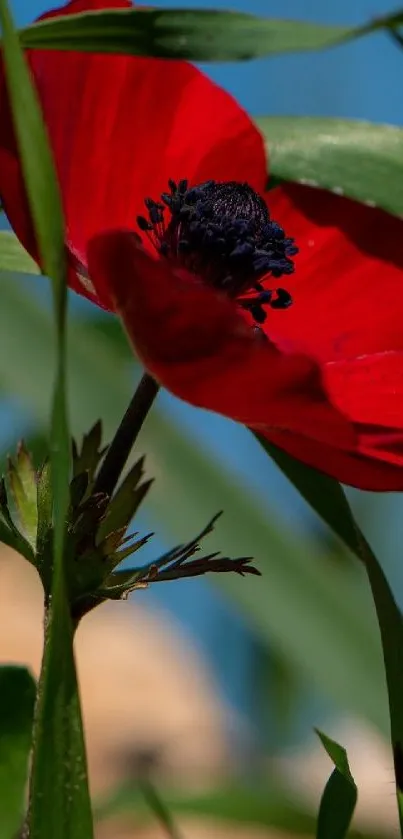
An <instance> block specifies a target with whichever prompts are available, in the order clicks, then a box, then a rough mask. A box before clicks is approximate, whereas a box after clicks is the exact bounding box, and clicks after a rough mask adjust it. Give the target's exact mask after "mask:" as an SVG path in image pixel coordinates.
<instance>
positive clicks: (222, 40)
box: [21, 9, 403, 61]
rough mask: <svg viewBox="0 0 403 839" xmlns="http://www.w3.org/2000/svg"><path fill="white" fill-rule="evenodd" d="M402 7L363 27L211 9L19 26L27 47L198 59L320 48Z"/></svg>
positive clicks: (387, 21)
mask: <svg viewBox="0 0 403 839" xmlns="http://www.w3.org/2000/svg"><path fill="white" fill-rule="evenodd" d="M402 20H403V11H402V12H396V13H394V14H391V15H387V16H385V17H384V18H378V19H377V20H374V21H373V22H370V23H369V24H365V25H364V26H361V27H354V28H352V27H348V26H326V25H324V24H315V23H307V22H305V21H293V20H280V19H270V18H259V17H254V16H253V15H249V14H242V13H241V12H228V11H214V10H210V9H199V10H192V9H180V10H179V9H165V10H163V9H154V10H148V9H136V10H127V9H126V10H117V11H116V10H115V11H106V12H89V13H85V14H80V15H69V16H68V17H64V18H62V17H60V18H51V19H48V20H44V21H43V22H40V23H37V24H35V25H34V26H30V27H28V28H26V29H24V30H22V32H21V41H22V44H23V45H24V46H25V47H40V48H45V49H46V48H47V49H74V50H85V51H89V52H125V53H129V54H131V55H154V56H159V57H161V58H188V59H193V60H195V61H217V60H218V61H234V60H243V61H245V60H248V59H251V58H257V57H258V56H262V55H274V54H277V53H283V52H301V51H305V50H319V49H325V48H327V47H331V46H335V45H336V44H340V43H342V42H343V41H347V40H350V39H352V38H357V37H359V36H361V35H365V34H367V33H369V32H373V31H376V30H377V29H384V28H386V29H390V28H392V27H395V26H398V24H399V23H401V22H402Z"/></svg>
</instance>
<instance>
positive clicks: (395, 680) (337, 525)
mask: <svg viewBox="0 0 403 839" xmlns="http://www.w3.org/2000/svg"><path fill="white" fill-rule="evenodd" d="M259 439H260V442H261V444H262V446H263V448H264V449H265V450H266V451H267V452H268V454H270V455H271V456H272V457H273V459H274V460H275V462H276V463H277V465H278V466H279V467H280V468H281V469H282V471H283V472H284V474H285V475H287V477H288V478H289V479H290V480H291V482H292V483H293V484H294V486H295V487H296V489H297V490H298V491H299V492H300V493H301V495H302V496H303V497H304V498H305V500H306V501H307V502H308V504H310V505H311V506H312V507H313V509H314V510H315V511H316V512H317V513H318V515H319V516H320V517H321V518H323V520H324V521H325V522H326V524H328V525H329V527H331V528H332V529H333V530H334V531H335V533H336V534H337V535H338V536H339V537H340V539H342V541H343V542H344V543H345V544H346V545H347V546H348V547H349V548H350V549H351V550H352V551H353V553H354V554H355V555H356V556H357V558H358V559H359V560H360V561H361V562H362V563H363V565H364V567H365V570H366V573H367V576H368V580H369V584H370V587H371V592H372V597H373V600H374V605H375V609H376V613H377V617H378V623H379V629H380V634H381V639H382V650H383V657H384V664H385V671H386V682H387V688H388V697H389V712H390V723H391V735H392V748H393V754H394V758H395V780H396V793H397V802H398V808H399V817H400V824H401V830H402V832H403V778H402V770H401V766H402V755H403V681H402V673H403V617H402V614H401V611H400V609H399V607H398V605H397V603H396V600H395V598H394V596H393V593H392V591H391V588H390V586H389V584H388V581H387V579H386V577H385V574H384V572H383V570H382V566H381V565H380V563H379V562H378V560H377V558H376V556H375V554H374V553H373V551H372V550H371V548H370V546H369V545H368V543H367V541H366V539H365V538H364V536H363V534H362V533H361V531H360V529H359V527H358V525H357V524H356V522H355V520H354V518H353V515H352V512H351V510H350V507H349V504H348V502H347V499H346V496H345V494H344V491H343V489H342V487H341V486H340V484H339V483H338V482H337V481H334V480H332V478H329V477H327V476H326V475H322V474H320V473H318V472H316V471H315V470H314V469H311V468H310V467H309V466H305V464H303V463H300V462H299V461H296V460H294V459H293V458H291V457H289V455H287V454H286V453H285V452H281V451H280V450H278V449H276V447H275V446H272V445H271V444H270V443H268V442H267V441H266V440H265V439H264V438H263V437H261V438H259Z"/></svg>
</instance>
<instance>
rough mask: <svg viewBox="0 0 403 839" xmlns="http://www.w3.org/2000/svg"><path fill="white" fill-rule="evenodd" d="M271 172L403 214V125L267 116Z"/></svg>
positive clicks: (262, 125)
mask: <svg viewBox="0 0 403 839" xmlns="http://www.w3.org/2000/svg"><path fill="white" fill-rule="evenodd" d="M257 124H258V126H259V128H260V130H261V131H262V133H263V135H264V137H265V139H266V141H267V149H268V156H269V161H270V173H271V174H272V175H274V177H275V178H282V179H284V180H289V181H299V182H300V183H307V184H310V185H313V186H319V187H324V188H326V189H330V190H332V191H334V192H336V193H337V194H340V195H346V196H347V197H348V198H355V199H356V200H358V201H362V202H364V203H369V204H370V205H371V206H372V205H374V206H377V207H381V208H382V209H383V210H387V211H388V212H390V213H394V214H395V215H398V216H403V194H402V190H401V188H400V185H401V183H402V179H403V129H402V128H397V127H396V126H392V125H375V124H374V123H369V122H358V121H354V120H345V119H331V118H323V117H261V118H260V119H258V120H257Z"/></svg>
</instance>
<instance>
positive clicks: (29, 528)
mask: <svg viewBox="0 0 403 839" xmlns="http://www.w3.org/2000/svg"><path fill="white" fill-rule="evenodd" d="M7 478H8V484H9V487H10V490H11V494H12V499H13V504H14V519H15V524H16V526H17V528H18V529H19V530H20V531H21V532H22V534H23V535H24V537H25V538H26V540H27V541H28V542H29V544H30V546H31V548H32V549H33V550H35V547H36V532H37V527H38V509H37V484H36V474H35V469H34V466H33V463H32V460H31V456H30V454H29V453H28V451H27V449H26V448H25V445H24V443H23V442H20V443H19V445H18V449H17V454H16V457H15V460H13V459H12V458H11V457H9V458H8V463H7Z"/></svg>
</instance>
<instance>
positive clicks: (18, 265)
mask: <svg viewBox="0 0 403 839" xmlns="http://www.w3.org/2000/svg"><path fill="white" fill-rule="evenodd" d="M0 271H7V272H8V271H17V272H18V271H20V272H21V273H22V274H40V271H39V268H38V266H37V264H36V262H34V260H33V259H32V258H31V257H30V255H29V254H28V253H27V252H26V250H25V249H24V248H23V247H22V245H20V243H19V241H18V239H17V237H16V235H15V234H14V233H11V232H10V231H8V230H1V231H0Z"/></svg>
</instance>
